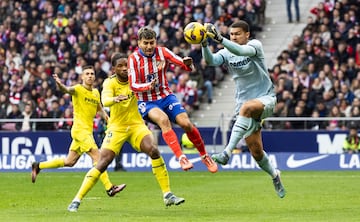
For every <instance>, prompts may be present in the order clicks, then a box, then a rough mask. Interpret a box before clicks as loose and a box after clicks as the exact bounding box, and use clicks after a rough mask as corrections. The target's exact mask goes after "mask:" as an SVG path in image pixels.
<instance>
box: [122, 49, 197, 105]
mask: <svg viewBox="0 0 360 222" xmlns="http://www.w3.org/2000/svg"><path fill="white" fill-rule="evenodd" d="M170 63H172V64H174V65H177V66H180V67H181V68H182V69H184V70H186V71H191V68H190V67H188V66H186V65H185V64H184V63H183V60H182V58H181V57H180V56H178V55H176V54H174V53H173V52H172V51H170V50H169V49H168V48H166V47H156V48H155V52H154V54H153V55H152V56H151V57H147V56H145V55H144V54H143V53H142V52H141V51H140V49H136V50H135V51H134V52H133V53H132V54H131V55H130V56H129V58H128V69H129V81H130V87H131V89H132V90H133V91H134V92H135V95H136V97H137V98H138V100H139V101H156V100H159V99H162V98H164V97H166V96H168V95H169V94H172V93H173V92H172V91H171V89H170V88H169V84H168V81H167V80H166V75H165V74H166V72H167V69H168V67H169V65H170ZM153 79H155V80H156V85H155V88H154V89H153V90H151V89H150V87H151V81H152V80H153Z"/></svg>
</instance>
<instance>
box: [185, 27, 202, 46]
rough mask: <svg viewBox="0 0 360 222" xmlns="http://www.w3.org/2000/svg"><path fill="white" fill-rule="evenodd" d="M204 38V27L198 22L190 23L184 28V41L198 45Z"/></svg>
mask: <svg viewBox="0 0 360 222" xmlns="http://www.w3.org/2000/svg"><path fill="white" fill-rule="evenodd" d="M205 38H206V30H205V27H204V26H203V25H202V24H201V23H199V22H190V23H189V24H187V25H186V26H185V28H184V39H185V41H186V42H188V43H190V44H200V43H201V42H202V41H203V40H204V39H205Z"/></svg>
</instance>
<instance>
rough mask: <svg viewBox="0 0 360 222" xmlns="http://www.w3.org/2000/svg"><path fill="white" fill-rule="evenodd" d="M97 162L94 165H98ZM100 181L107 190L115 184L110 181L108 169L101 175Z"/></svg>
mask: <svg viewBox="0 0 360 222" xmlns="http://www.w3.org/2000/svg"><path fill="white" fill-rule="evenodd" d="M96 164H97V162H94V164H93V166H96ZM100 181H101V183H102V184H103V185H104V187H105V190H110V188H111V187H112V186H113V184H112V183H111V182H110V179H109V174H108V173H107V171H106V170H105V171H104V172H103V173H102V174H101V175H100Z"/></svg>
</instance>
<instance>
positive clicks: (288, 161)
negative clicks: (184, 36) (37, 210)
mask: <svg viewBox="0 0 360 222" xmlns="http://www.w3.org/2000/svg"><path fill="white" fill-rule="evenodd" d="M268 154H269V159H270V161H271V162H272V163H273V164H274V165H275V167H276V168H279V169H281V170H285V171H286V170H292V171H294V170H359V169H360V156H359V155H358V154H353V155H351V154H317V153H268ZM65 156H66V154H63V155H57V154H55V155H23V154H19V155H0V171H1V172H25V171H27V172H30V170H31V163H32V162H34V161H35V160H36V161H46V160H51V159H53V158H58V157H65ZM163 158H164V161H165V163H166V165H167V169H168V170H169V171H182V170H181V168H180V164H179V162H178V160H177V159H176V158H175V156H174V155H172V154H169V153H167V154H163ZM188 158H189V160H190V161H191V162H192V163H193V164H194V168H193V169H192V171H207V168H206V167H205V165H204V164H202V162H201V158H200V157H199V155H197V154H188ZM122 164H123V166H124V168H125V169H126V170H127V171H128V172H132V171H150V172H151V159H150V158H149V157H148V156H147V155H146V154H144V153H125V154H124V155H123V162H122ZM114 166H115V164H114V162H113V163H112V164H111V165H110V166H109V169H113V168H114ZM91 167H92V161H91V158H90V157H89V156H87V155H83V156H82V157H81V158H80V159H79V161H78V162H77V164H76V165H75V166H74V167H71V168H70V167H65V168H59V169H46V171H50V172H51V171H87V170H89V169H90V168H91ZM232 170H241V171H255V170H259V167H258V165H257V163H256V161H255V160H254V159H253V158H252V157H251V155H250V154H249V153H241V154H234V155H233V156H232V157H231V159H230V160H229V163H228V164H227V165H225V166H222V165H219V171H232Z"/></svg>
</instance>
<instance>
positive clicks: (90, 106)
mask: <svg viewBox="0 0 360 222" xmlns="http://www.w3.org/2000/svg"><path fill="white" fill-rule="evenodd" d="M74 89H75V93H74V94H73V95H72V102H73V107H74V125H73V126H72V128H71V131H84V130H86V131H87V132H91V133H92V132H93V126H94V117H95V115H96V113H97V109H98V105H99V104H100V93H99V90H97V89H92V90H88V89H86V88H85V87H84V86H83V85H81V84H77V85H75V86H74Z"/></svg>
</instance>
